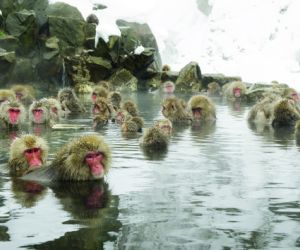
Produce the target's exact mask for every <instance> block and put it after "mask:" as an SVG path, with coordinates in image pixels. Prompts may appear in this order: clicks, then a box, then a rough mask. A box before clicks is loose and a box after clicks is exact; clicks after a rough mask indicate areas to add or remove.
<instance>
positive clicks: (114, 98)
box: [108, 91, 122, 111]
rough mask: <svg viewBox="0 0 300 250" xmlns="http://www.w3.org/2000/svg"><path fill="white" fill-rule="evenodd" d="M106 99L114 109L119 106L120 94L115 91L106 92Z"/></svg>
mask: <svg viewBox="0 0 300 250" xmlns="http://www.w3.org/2000/svg"><path fill="white" fill-rule="evenodd" d="M108 100H109V101H110V102H111V104H112V105H113V107H114V109H115V111H117V110H118V109H120V108H121V101H122V96H121V94H120V93H119V92H117V91H112V92H110V93H109V94H108Z"/></svg>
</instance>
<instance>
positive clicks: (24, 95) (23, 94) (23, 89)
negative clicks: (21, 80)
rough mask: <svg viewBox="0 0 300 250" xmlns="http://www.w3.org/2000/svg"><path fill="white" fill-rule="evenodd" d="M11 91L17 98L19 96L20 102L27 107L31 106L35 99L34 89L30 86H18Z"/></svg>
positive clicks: (14, 86)
mask: <svg viewBox="0 0 300 250" xmlns="http://www.w3.org/2000/svg"><path fill="white" fill-rule="evenodd" d="M11 90H12V91H13V92H14V93H15V95H16V98H18V96H19V98H20V99H19V101H20V102H22V103H23V104H25V105H30V104H31V103H32V102H33V101H34V99H35V98H34V96H35V91H34V88H33V87H32V86H30V85H21V84H16V85H13V86H12V87H11Z"/></svg>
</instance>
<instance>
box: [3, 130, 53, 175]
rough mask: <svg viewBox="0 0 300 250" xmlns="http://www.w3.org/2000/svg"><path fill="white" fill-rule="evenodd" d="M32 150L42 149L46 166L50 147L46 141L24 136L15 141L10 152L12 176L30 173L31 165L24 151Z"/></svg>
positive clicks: (42, 156)
mask: <svg viewBox="0 0 300 250" xmlns="http://www.w3.org/2000/svg"><path fill="white" fill-rule="evenodd" d="M31 148H40V149H41V158H42V162H43V164H46V160H47V157H48V146H47V143H46V141H45V140H44V139H43V138H41V137H38V136H35V135H30V134H28V135H23V136H21V137H20V138H17V139H15V140H14V141H13V142H12V144H11V145H10V150H9V161H8V165H9V171H10V174H11V175H12V176H23V175H25V174H26V173H28V170H29V164H28V162H27V160H26V158H25V156H24V151H25V150H27V149H31Z"/></svg>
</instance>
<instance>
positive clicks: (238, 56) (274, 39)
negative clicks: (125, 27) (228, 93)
mask: <svg viewBox="0 0 300 250" xmlns="http://www.w3.org/2000/svg"><path fill="white" fill-rule="evenodd" d="M51 2H55V0H51ZM64 2H66V3H69V4H71V5H73V6H76V7H78V9H79V10H80V11H81V12H82V14H83V16H84V17H86V16H87V15H89V14H91V13H94V14H96V15H97V16H98V18H99V26H98V27H97V35H98V36H101V37H103V39H104V40H106V41H108V37H109V35H120V31H119V29H118V27H117V25H116V23H115V21H116V20H117V19H125V20H127V21H137V22H141V23H144V22H146V23H148V24H149V26H150V28H151V29H152V31H153V33H154V35H155V37H156V39H157V43H158V47H159V50H160V54H161V57H162V61H163V64H169V65H170V66H171V68H172V69H173V70H179V69H181V68H182V67H183V66H185V65H186V64H187V63H189V62H190V61H197V62H198V63H199V65H200V67H201V71H202V72H203V73H223V74H225V75H235V76H241V77H242V79H243V80H244V81H246V82H271V81H272V80H277V81H279V82H284V83H287V84H289V85H291V86H293V87H295V88H296V89H298V90H300V65H299V62H300V29H299V24H300V23H299V21H298V22H297V20H299V18H298V15H299V14H298V13H300V1H299V0H281V1H278V0H264V1H261V0H239V1H236V0H210V1H208V3H209V4H210V5H211V6H212V10H211V13H210V14H209V15H208V16H207V15H205V14H203V13H202V12H201V11H200V10H199V9H198V8H197V4H196V0H177V1H176V2H175V1H173V0H164V1H159V0H151V1H139V0H127V1H122V0H90V1H84V3H83V1H79V0H77V1H76V0H64ZM93 3H101V4H104V5H106V6H107V7H108V8H106V9H103V10H97V11H93V10H92V6H93Z"/></svg>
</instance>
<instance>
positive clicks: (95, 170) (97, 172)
mask: <svg viewBox="0 0 300 250" xmlns="http://www.w3.org/2000/svg"><path fill="white" fill-rule="evenodd" d="M89 168H90V171H91V173H92V175H93V177H94V178H95V179H99V178H102V177H103V175H104V166H103V165H102V164H101V163H97V164H91V165H89Z"/></svg>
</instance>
